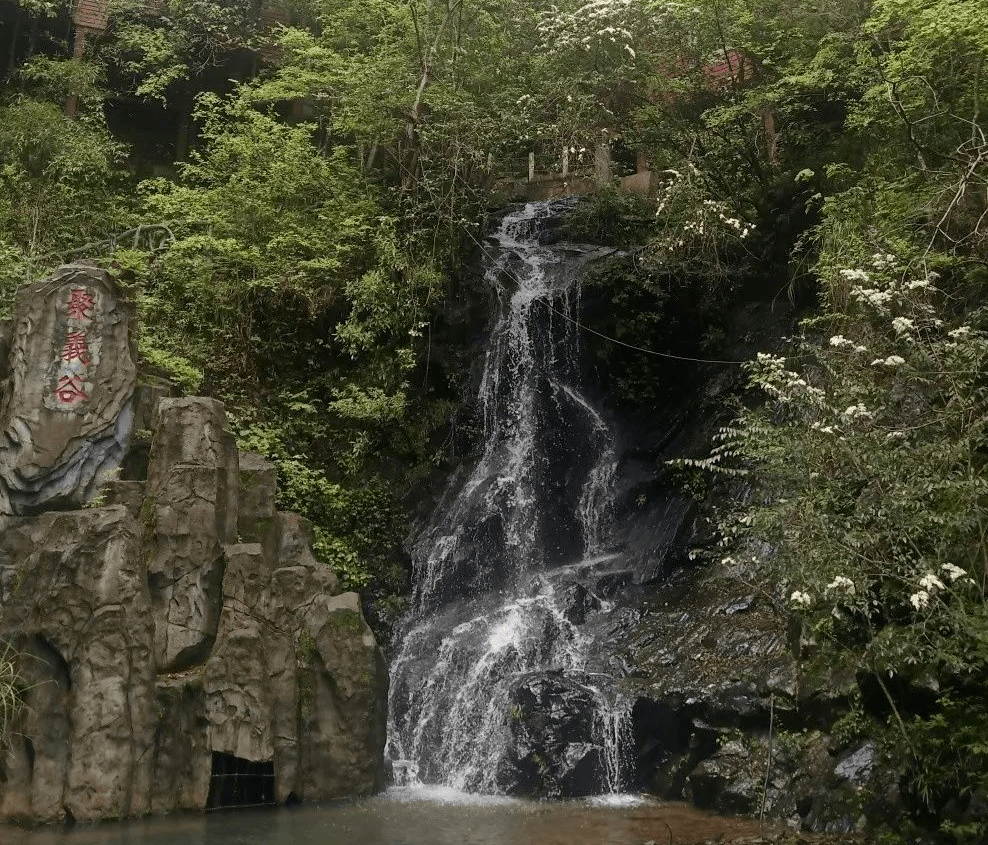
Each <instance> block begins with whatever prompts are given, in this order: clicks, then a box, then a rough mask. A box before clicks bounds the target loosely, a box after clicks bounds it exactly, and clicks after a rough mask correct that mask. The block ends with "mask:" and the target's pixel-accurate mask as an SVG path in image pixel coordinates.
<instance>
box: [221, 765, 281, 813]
mask: <svg viewBox="0 0 988 845" xmlns="http://www.w3.org/2000/svg"><path fill="white" fill-rule="evenodd" d="M276 803H277V799H276V798H275V790H274V763H273V762H272V761H270V760H261V761H257V760H244V759H243V758H241V757H234V756H233V755H232V754H223V753H222V752H219V751H214V752H213V770H212V773H211V775H210V778H209V798H208V799H207V801H206V808H207V809H209V810H222V809H226V808H230V807H264V806H271V805H273V804H276Z"/></svg>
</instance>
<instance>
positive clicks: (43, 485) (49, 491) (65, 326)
mask: <svg viewBox="0 0 988 845" xmlns="http://www.w3.org/2000/svg"><path fill="white" fill-rule="evenodd" d="M134 345H135V337H134V308H133V306H132V304H131V303H130V302H129V301H128V300H127V298H126V297H125V296H124V295H123V293H122V291H121V290H120V288H119V287H118V286H117V284H116V283H115V282H114V281H113V280H112V279H111V278H110V276H109V274H108V273H107V272H106V271H105V270H102V269H100V268H99V267H98V266H97V265H96V264H94V263H93V262H89V261H79V262H77V263H75V264H68V265H65V266H63V267H60V268H59V269H58V270H56V271H55V273H54V274H53V275H52V276H51V277H50V278H49V279H47V280H45V281H43V282H39V283H37V284H34V285H29V286H27V287H25V288H23V289H22V290H21V291H20V292H19V293H18V296H17V304H16V311H15V320H14V326H13V335H12V337H11V339H10V350H9V353H8V359H7V367H6V383H5V384H4V387H3V393H2V400H0V514H30V513H35V512H38V511H41V510H52V509H57V508H71V507H79V506H80V505H82V504H83V503H84V502H85V501H86V500H87V499H88V498H89V497H90V496H91V495H92V493H93V491H94V490H95V489H96V487H97V486H98V484H99V482H100V478H101V476H102V475H103V474H105V473H106V472H107V471H108V470H110V469H113V468H115V467H117V466H119V464H120V461H121V459H122V457H123V454H124V451H125V449H126V443H127V439H128V437H129V435H130V427H131V422H132V419H133V397H134V391H135V388H136V385H137V378H136V367H135V363H134V359H135V354H134ZM2 372H4V367H3V366H2V365H0V373H2Z"/></svg>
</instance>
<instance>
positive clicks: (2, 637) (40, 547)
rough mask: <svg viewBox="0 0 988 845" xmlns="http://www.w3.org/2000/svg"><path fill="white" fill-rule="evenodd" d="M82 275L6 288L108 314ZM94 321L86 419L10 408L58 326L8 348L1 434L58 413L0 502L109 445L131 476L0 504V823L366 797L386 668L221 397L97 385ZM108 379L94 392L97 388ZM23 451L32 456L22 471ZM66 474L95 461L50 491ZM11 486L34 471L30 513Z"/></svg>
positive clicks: (103, 452) (354, 607)
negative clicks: (9, 694)
mask: <svg viewBox="0 0 988 845" xmlns="http://www.w3.org/2000/svg"><path fill="white" fill-rule="evenodd" d="M83 269H84V273H85V278H86V279H87V280H91V279H92V278H94V277H95V276H94V271H92V270H91V269H90V268H83ZM83 269H79V268H63V271H60V273H59V274H56V276H55V277H54V280H55V281H53V282H52V283H51V284H50V285H49V286H48V287H45V286H41V287H39V288H38V290H37V291H35V292H34V294H33V295H32V294H30V293H29V294H25V295H24V296H23V297H22V301H21V303H20V306H19V307H20V308H21V311H22V312H23V313H24V314H29V315H30V314H34V313H35V311H38V309H41V310H42V311H43V310H44V309H42V308H41V305H40V304H39V302H44V303H46V305H45V307H50V308H54V309H55V310H56V311H57V310H58V308H60V307H61V306H60V305H59V303H61V300H62V298H64V297H63V293H64V292H65V291H68V290H76V289H85V290H86V291H88V292H90V294H91V296H92V299H93V300H94V302H95V303H97V304H100V305H101V307H102V308H103V309H104V310H103V312H101V313H104V314H113V313H120V314H123V313H126V312H127V307H126V306H125V305H124V304H123V303H122V302H121V301H119V300H116V299H114V300H112V302H115V303H116V304H115V305H113V306H112V307H111V294H112V296H114V297H115V296H116V295H117V292H116V290H115V289H114V288H112V286H111V285H110V284H109V282H108V280H106V279H103V280H102V281H101V282H99V284H97V283H96V282H92V281H86V282H85V287H84V288H83V282H82V281H81V280H80V279H81V276H80V273H83ZM59 279H61V280H63V281H61V282H58V283H57V284H56V281H57V280H59ZM65 280H68V281H65ZM104 283H105V284H106V285H107V286H106V287H99V285H102V284H104ZM32 296H33V297H34V298H32ZM52 301H54V302H55V305H51V302H52ZM114 309H115V310H114ZM90 313H92V314H95V313H96V311H95V310H92V311H91V312H90ZM104 319H105V324H104V335H103V337H104V341H103V345H102V357H101V358H99V359H97V358H96V357H95V355H93V356H92V357H91V365H90V366H91V367H92V368H93V371H94V373H96V374H95V375H94V376H93V377H92V378H93V379H95V381H93V382H92V384H90V383H89V382H85V381H84V382H83V387H84V389H85V390H86V391H87V395H89V394H91V395H90V398H89V399H88V400H87V402H90V403H91V405H92V407H93V408H94V409H95V408H96V405H97V404H98V405H99V410H93V411H92V413H91V414H90V413H82V412H81V411H80V412H78V413H77V412H76V411H74V410H69V411H65V410H60V409H58V408H49V407H47V405H46V404H45V402H46V401H47V400H39V401H37V402H35V403H34V405H31V404H30V402H27V403H25V402H24V401H23V397H24V395H25V393H24V391H25V389H26V388H25V387H24V385H25V384H27V383H28V381H27V380H26V377H25V376H24V375H23V373H25V372H33V371H34V370H36V369H37V367H35V365H34V364H31V363H29V362H30V359H31V354H34V353H30V350H31V349H34V352H35V353H37V354H42V353H43V354H44V355H48V351H49V347H50V345H51V343H53V342H54V343H55V346H57V345H58V344H59V343H61V342H62V338H61V336H59V337H58V338H56V340H55V341H52V340H51V337H52V336H53V335H52V334H51V331H52V330H50V329H46V331H48V335H46V336H45V337H46V338H47V339H43V343H41V347H38V348H37V349H35V347H34V346H32V345H31V344H32V343H35V345H36V339H32V340H30V342H29V340H28V339H27V338H25V337H24V334H25V332H27V328H28V324H29V323H30V320H28V322H25V323H24V324H23V325H21V326H19V329H18V332H17V333H16V334H15V336H14V338H13V339H12V342H11V350H12V354H11V361H12V366H11V374H10V376H9V378H8V382H7V388H6V389H5V391H4V405H3V408H4V413H5V414H6V416H5V417H4V419H11V420H22V421H23V420H27V421H28V422H27V423H24V425H21V423H17V424H16V425H15V426H14V428H15V429H17V430H18V431H21V432H23V431H27V430H30V431H33V430H34V429H31V428H30V426H33V425H40V424H42V423H43V422H44V421H45V420H48V417H46V416H44V415H45V414H49V415H51V414H63V416H64V419H62V420H61V422H60V423H59V425H60V426H61V427H60V428H59V429H58V431H57V432H55V433H52V434H51V437H50V438H49V439H48V440H47V441H45V442H48V443H53V444H55V445H54V446H53V447H52V448H51V449H49V450H48V451H44V450H42V449H40V447H38V444H39V443H41V442H42V440H41V439H40V438H37V437H35V438H33V439H29V438H27V437H23V438H22V439H21V441H20V443H21V445H24V444H27V445H26V447H25V448H27V449H28V451H24V450H20V451H18V450H14V451H10V450H8V451H7V452H2V453H0V460H2V461H3V463H2V465H0V469H2V471H3V472H2V473H0V478H2V479H4V480H5V481H4V482H3V483H7V484H8V486H6V487H4V488H3V492H4V493H5V495H7V498H6V499H4V500H3V501H6V502H14V503H15V505H16V507H15V508H12V509H16V510H18V511H20V510H31V511H33V510H35V509H38V508H43V507H45V506H52V505H54V504H56V503H57V504H58V505H59V506H60V507H68V506H71V505H72V504H75V503H78V502H79V501H81V500H82V499H84V498H85V497H86V496H87V495H89V494H90V492H92V488H93V484H94V483H95V482H96V481H98V478H99V468H100V467H105V466H106V463H107V461H111V457H110V456H112V462H115V463H117V464H120V463H121V461H123V464H124V466H125V467H126V472H127V474H128V476H130V477H128V478H126V480H121V479H113V480H107V482H106V483H105V484H104V485H102V486H101V488H100V490H99V496H98V499H97V500H95V501H94V502H93V503H91V504H99V505H101V506H99V507H93V506H90V507H88V508H86V509H76V510H61V511H47V512H42V513H38V514H35V515H20V514H19V513H18V514H13V515H7V516H0V641H2V642H5V643H6V644H7V647H9V648H10V649H12V652H13V653H14V654H15V655H16V658H15V662H16V666H17V673H18V685H19V690H20V706H19V707H18V708H17V710H16V712H15V713H14V714H13V723H12V725H11V727H12V730H11V732H10V735H11V741H10V743H9V746H8V747H7V748H5V749H3V750H2V752H0V821H3V820H26V821H55V820H60V819H76V820H89V819H105V818H120V817H127V816H137V815H142V814H145V813H147V812H168V811H171V810H178V809H187V810H192V809H200V810H201V809H205V808H209V807H220V806H236V805H249V804H265V803H275V802H289V801H295V800H320V799H329V798H337V797H343V796H347V795H356V794H366V793H369V792H372V791H373V790H375V789H377V788H378V787H379V786H380V785H381V784H382V780H383V773H382V765H383V749H384V739H385V736H384V734H385V708H386V697H387V671H386V667H385V665H384V660H383V657H382V654H381V651H380V649H379V648H378V646H377V643H376V641H375V639H374V636H373V634H372V633H371V630H370V628H369V627H368V625H367V623H366V622H365V620H364V618H363V615H362V613H361V609H360V603H359V599H358V597H357V595H356V594H355V593H342V594H340V587H339V582H338V580H337V578H336V576H335V575H334V573H333V572H332V571H331V570H329V569H328V568H327V567H325V566H324V565H323V564H321V563H319V562H318V561H317V560H316V559H315V558H314V557H313V555H312V551H311V541H312V536H311V528H310V526H309V525H308V523H307V522H306V521H305V520H304V519H302V518H301V517H299V516H297V515H294V514H286V513H281V512H278V511H277V510H276V509H275V495H276V479H275V469H274V467H273V466H272V465H271V464H269V463H267V462H265V461H264V460H263V459H262V458H261V457H260V456H257V455H243V456H241V455H238V453H237V449H236V445H235V441H234V439H233V437H232V436H231V435H230V433H229V431H227V429H226V419H225V412H224V409H223V406H222V404H221V403H219V402H216V401H215V400H212V399H203V398H187V399H174V398H167V397H162V396H161V391H160V390H159V391H156V390H150V391H149V390H146V389H143V388H142V389H141V391H137V390H135V383H134V381H133V379H132V378H131V380H130V381H129V382H127V384H129V388H127V389H125V387H126V385H124V383H123V382H120V381H119V379H117V378H116V376H112V374H111V375H107V376H106V380H105V382H104V381H101V379H102V378H103V376H102V375H101V374H102V372H103V371H102V370H101V369H99V367H100V366H102V363H106V362H108V361H109V360H110V358H111V353H110V351H109V350H110V348H111V346H114V345H115V344H116V342H117V341H116V340H114V341H113V342H112V343H111V341H110V340H108V339H107V338H109V337H111V335H112V333H111V334H106V333H105V332H108V331H109V329H108V328H106V327H107V326H109V325H110V322H111V321H110V318H108V317H107V318H104ZM55 322H56V323H57V320H56V321H55ZM114 325H116V324H114ZM121 331H123V329H121ZM130 331H131V328H130V327H129V326H128V327H127V328H126V331H124V335H126V334H127V332H130ZM56 333H57V332H56ZM55 346H51V349H54V348H55ZM39 350H40V351H39ZM29 353H30V354H29ZM121 354H122V353H121ZM46 360H47V359H46ZM115 366H117V367H118V368H119V369H121V370H122V371H126V370H127V366H126V364H125V363H121V362H120V361H119V360H118V361H117V364H116V365H115ZM18 367H20V370H21V371H22V374H21V375H20V376H19V375H18ZM32 368H33V369H32ZM130 372H131V373H132V369H131V371H130ZM117 375H118V376H119V375H120V373H119V372H118V373H117ZM118 382H119V384H118ZM110 384H112V385H116V387H115V388H114V390H116V391H117V392H116V393H114V394H113V395H114V397H115V398H114V400H113V402H112V403H111V402H109V400H107V401H106V402H104V400H103V399H102V398H100V397H103V396H104V393H105V392H106V391H109V387H107V385H110ZM104 388H105V390H104ZM118 388H119V389H118ZM101 390H103V391H104V393H101V392H100V391H101ZM128 390H129V392H128ZM50 404H51V403H50V402H49V403H48V405H50ZM114 408H116V409H117V410H116V412H114V410H113V409H114ZM149 408H153V413H151V412H150V411H149ZM132 410H133V411H134V412H136V414H137V416H138V417H140V418H141V419H142V427H143V425H147V426H149V427H150V429H151V431H150V446H149V447H148V444H147V443H146V442H145V443H143V445H142V444H136V445H135V448H134V449H132V450H131V451H130V452H129V453H127V454H125V452H124V447H125V446H126V445H127V437H126V435H127V428H128V426H127V425H121V424H120V417H121V415H127V416H129V415H130V414H131V411H132ZM114 413H116V414H117V416H116V417H114V416H113V414H114ZM44 424H45V425H47V424H48V423H47V422H44ZM128 425H129V423H128ZM25 426H27V428H25ZM100 426H102V428H101V427H100ZM100 432H102V433H100ZM107 432H111V433H112V437H117V436H119V437H120V440H119V442H118V445H117V446H114V447H112V448H109V447H107V443H108V442H109V440H108V439H107V438H108V437H110V435H109V434H107ZM56 441H57V442H56ZM6 442H7V444H8V445H9V444H10V443H11V440H10V439H9V438H8V440H7V441H6ZM114 442H117V441H114ZM32 444H33V445H32ZM36 447H37V448H36ZM30 449H34V450H35V451H33V452H30ZM26 454H31V455H33V456H34V457H33V458H31V460H33V461H35V464H31V467H33V469H31V472H30V473H26V474H25V467H28V464H27V463H24V461H22V460H21V458H22V457H23V456H24V455H26ZM92 454H98V455H99V456H100V457H99V458H98V459H93V458H92V457H91V456H92ZM45 456H48V457H49V458H51V459H52V461H53V462H54V463H53V465H52V466H50V467H47V468H46V467H44V466H43V465H42V459H43V457H45ZM63 459H65V462H64V463H59V462H62V461H63ZM66 466H75V467H83V468H90V469H92V468H93V467H96V469H95V470H94V471H93V473H92V474H91V475H86V474H85V472H82V471H80V473H77V475H76V476H75V478H76V480H77V482H78V483H75V484H74V486H71V487H70V486H65V484H63V482H65V483H66V484H67V482H66V481H65V480H66V479H68V478H69V476H70V474H71V473H70V472H69V471H68V470H65V471H63V469H64V467H66ZM88 471H89V470H88V469H87V470H86V472H88ZM32 473H33V474H32ZM25 478H35V479H47V480H46V481H44V483H41V482H40V481H39V483H38V484H36V485H35V488H34V493H38V491H40V496H36V497H35V498H33V499H30V507H28V506H27V503H28V501H29V497H28V496H27V492H26V491H27V487H28V486H30V485H28V486H25V485H21V486H20V487H16V488H15V487H14V486H11V485H10V484H9V483H8V482H9V480H10V479H14V480H23V479H25ZM83 478H88V479H89V480H88V481H85V482H83V481H79V479H83ZM60 485H61V486H60ZM49 494H50V495H49ZM32 495H33V494H32ZM22 504H23V505H24V507H23V508H22V507H21V505H22ZM0 647H2V645H0Z"/></svg>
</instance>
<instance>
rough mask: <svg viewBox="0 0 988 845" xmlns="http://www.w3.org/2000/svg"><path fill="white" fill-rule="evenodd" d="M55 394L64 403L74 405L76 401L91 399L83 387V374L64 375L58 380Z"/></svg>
mask: <svg viewBox="0 0 988 845" xmlns="http://www.w3.org/2000/svg"><path fill="white" fill-rule="evenodd" d="M55 396H56V397H57V399H58V401H59V402H61V403H62V404H63V405H74V404H76V402H86V401H88V400H89V395H88V394H87V393H86V392H85V391H84V390H83V389H82V377H81V376H62V377H61V378H60V379H59V380H58V387H57V388H56V389H55Z"/></svg>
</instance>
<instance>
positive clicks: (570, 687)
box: [499, 672, 606, 798]
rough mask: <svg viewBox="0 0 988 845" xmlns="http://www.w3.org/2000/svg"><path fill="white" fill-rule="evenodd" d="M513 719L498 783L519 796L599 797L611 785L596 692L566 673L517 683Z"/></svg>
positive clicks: (535, 676) (542, 675)
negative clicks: (598, 730)
mask: <svg viewBox="0 0 988 845" xmlns="http://www.w3.org/2000/svg"><path fill="white" fill-rule="evenodd" d="M512 700H513V701H514V702H515V703H514V705H513V707H512V710H511V714H510V718H511V733H512V736H513V739H514V744H513V747H512V748H511V749H510V751H509V753H508V756H507V758H506V760H505V764H504V767H503V771H502V772H501V773H500V777H499V779H500V780H501V781H502V782H503V783H504V784H505V786H506V788H507V791H508V792H509V793H511V794H514V795H526V796H534V797H542V798H550V797H551V798H558V797H560V796H568V797H576V796H582V795H595V794H597V793H600V792H602V791H604V787H605V784H606V772H605V768H604V767H605V765H606V764H605V760H604V752H603V749H602V748H601V746H600V745H599V744H597V743H596V742H595V741H594V736H593V724H594V718H595V712H596V710H597V707H598V701H597V699H596V697H595V694H594V691H593V690H592V689H591V688H590V687H588V686H585V685H583V684H580V683H579V682H578V681H577V680H574V679H573V678H572V677H568V676H563V675H562V674H561V673H551V672H545V673H535V674H532V675H530V676H528V677H526V678H523V679H522V680H520V681H518V682H516V684H515V685H514V688H513V690H512Z"/></svg>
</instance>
